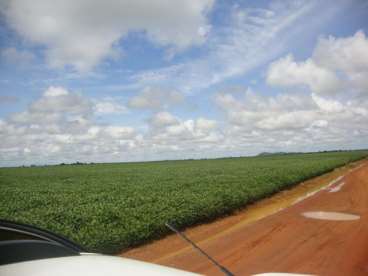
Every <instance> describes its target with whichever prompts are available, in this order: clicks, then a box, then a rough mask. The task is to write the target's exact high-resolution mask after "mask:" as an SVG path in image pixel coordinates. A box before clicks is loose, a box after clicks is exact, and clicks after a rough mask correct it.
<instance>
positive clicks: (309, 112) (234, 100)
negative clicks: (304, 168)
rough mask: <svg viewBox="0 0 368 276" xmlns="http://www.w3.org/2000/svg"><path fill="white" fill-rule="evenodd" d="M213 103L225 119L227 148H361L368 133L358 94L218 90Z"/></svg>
mask: <svg viewBox="0 0 368 276" xmlns="http://www.w3.org/2000/svg"><path fill="white" fill-rule="evenodd" d="M215 101H216V103H217V105H218V106H219V107H220V108H221V109H222V110H223V111H224V114H225V116H226V118H227V121H226V122H225V126H224V127H223V131H224V135H225V137H226V139H225V140H224V142H223V143H222V144H221V147H223V148H226V149H227V150H228V151H229V152H231V151H233V152H239V151H240V152H241V151H242V150H244V151H246V152H248V154H249V153H251V152H254V153H257V152H260V151H262V150H263V151H312V150H320V149H337V148H347V147H359V146H358V145H363V144H364V143H362V141H365V138H364V135H367V134H368V125H367V124H366V122H367V121H368V100H363V101H362V100H361V99H360V98H354V97H350V100H348V101H343V100H339V99H338V98H336V97H331V96H329V97H325V96H321V95H318V94H315V93H297V92H293V93H282V94H278V95H275V96H269V95H268V96H265V95H263V96H262V95H261V94H260V93H255V92H253V91H250V90H247V91H246V92H243V93H240V92H236V93H234V92H221V93H218V94H217V95H216V97H215Z"/></svg>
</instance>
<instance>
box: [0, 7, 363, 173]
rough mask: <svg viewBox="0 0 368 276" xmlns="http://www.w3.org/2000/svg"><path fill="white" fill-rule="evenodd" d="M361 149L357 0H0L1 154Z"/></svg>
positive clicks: (133, 157)
mask: <svg viewBox="0 0 368 276" xmlns="http://www.w3.org/2000/svg"><path fill="white" fill-rule="evenodd" d="M358 148H368V2H367V1H365V0H327V1H314V0H309V1H299V0H290V1H284V0H283V1H281V0H280V1H240V0H239V1H235V0H231V1H230V0H222V1H221V0H185V1H183V0H170V1H169V0H134V1H129V0H106V1H98V0H63V1H49V0H33V1H28V0H0V166H17V165H23V164H25V165H29V164H54V163H60V162H75V161H82V162H116V161H139V160H161V159H184V158H212V157H221V156H243V155H254V154H257V153H259V152H264V151H315V150H331V149H358Z"/></svg>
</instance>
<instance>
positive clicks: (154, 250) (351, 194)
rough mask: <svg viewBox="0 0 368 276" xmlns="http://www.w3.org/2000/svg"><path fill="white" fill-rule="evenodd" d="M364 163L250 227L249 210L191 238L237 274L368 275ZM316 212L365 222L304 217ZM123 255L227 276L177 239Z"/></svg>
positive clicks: (367, 178)
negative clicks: (338, 213)
mask: <svg viewBox="0 0 368 276" xmlns="http://www.w3.org/2000/svg"><path fill="white" fill-rule="evenodd" d="M360 164H361V165H360V166H356V167H355V169H353V170H348V169H344V170H340V171H339V172H334V173H332V174H329V175H330V176H324V177H320V178H317V180H314V184H313V185H317V182H319V183H322V182H324V185H326V180H327V179H329V180H330V181H331V178H335V179H336V177H337V176H338V175H344V176H343V177H340V178H338V180H337V181H335V182H334V183H333V184H332V185H330V186H329V187H328V188H326V189H323V190H320V191H319V192H317V193H315V194H313V195H312V196H310V197H308V198H306V199H304V200H302V201H299V202H298V203H296V204H294V205H292V206H290V207H288V208H285V209H283V210H281V211H278V212H276V213H274V214H272V215H269V216H267V217H264V218H262V219H259V220H257V221H255V222H252V223H244V221H246V220H247V219H249V216H254V214H253V215H252V210H248V211H247V210H245V211H244V212H243V213H242V214H238V215H235V216H233V217H230V218H225V219H223V220H219V222H214V223H211V224H209V225H206V226H199V227H197V229H194V230H189V231H186V234H187V235H188V236H189V237H190V238H192V239H193V240H195V241H196V242H197V244H198V245H199V246H200V247H201V248H203V249H204V250H205V251H206V252H207V253H209V254H210V255H211V256H212V257H214V258H215V259H216V260H217V261H219V262H220V263H221V264H222V265H224V266H225V267H227V268H228V269H229V270H230V271H232V272H233V273H234V274H235V275H252V274H257V273H270V272H285V273H286V272H287V273H302V274H313V275H368V162H367V161H363V162H361V163H360ZM312 182H313V181H312ZM327 183H328V182H327ZM319 185H321V184H319ZM298 189H301V188H298ZM278 196H279V197H280V195H278ZM281 197H282V195H281ZM294 201H295V200H294ZM272 202H273V199H272V198H271V199H269V200H267V201H266V202H265V203H262V204H261V206H255V207H254V208H258V209H260V208H263V209H264V208H266V207H265V206H269V205H272ZM289 205H290V204H289ZM273 208H275V206H274V207H273ZM266 209H267V208H266ZM313 211H324V212H342V213H348V214H354V215H358V216H360V218H358V219H356V220H349V221H335V220H325V219H313V218H307V217H305V216H303V213H304V212H313ZM253 213H254V212H253ZM122 255H123V256H126V257H133V258H137V259H141V260H145V261H151V262H155V263H159V264H162V265H166V266H171V267H176V268H180V269H183V270H188V271H193V272H197V273H201V274H205V275H222V274H221V272H220V271H219V270H218V268H216V267H215V266H213V265H212V264H211V263H210V262H209V261H208V260H207V259H206V258H205V257H203V256H201V255H200V254H199V253H198V252H196V251H194V250H193V249H192V248H191V247H190V246H188V245H187V244H185V242H184V241H182V240H180V238H179V237H175V236H170V237H167V238H165V239H163V240H160V241H157V242H154V243H153V244H150V245H147V246H145V247H141V248H138V249H133V250H131V251H128V252H126V253H124V254H122Z"/></svg>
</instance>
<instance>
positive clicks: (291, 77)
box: [267, 31, 368, 95]
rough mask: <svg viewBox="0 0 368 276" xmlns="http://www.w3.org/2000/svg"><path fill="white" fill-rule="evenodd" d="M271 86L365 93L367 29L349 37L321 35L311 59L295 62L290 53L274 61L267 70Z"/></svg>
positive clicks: (366, 87)
mask: <svg viewBox="0 0 368 276" xmlns="http://www.w3.org/2000/svg"><path fill="white" fill-rule="evenodd" d="M267 82H268V83H269V84H271V85H278V86H284V87H287V86H290V87H297V86H302V85H305V86H307V87H308V88H309V89H310V90H311V91H312V92H314V93H317V94H321V95H333V94H334V95H336V94H341V93H347V92H349V93H350V94H351V93H352V92H353V91H354V90H355V91H354V92H356V93H358V94H359V93H366V91H367V89H368V39H367V37H366V36H365V34H364V32H362V31H358V32H356V33H355V35H353V36H351V37H346V38H335V37H332V36H330V37H328V38H320V39H319V41H318V43H317V45H316V47H315V49H314V51H313V55H312V57H311V58H309V59H307V60H305V61H301V62H296V61H294V58H293V56H291V55H288V56H286V57H284V58H281V59H279V60H277V61H275V62H273V63H272V64H271V65H270V67H269V69H268V73H267Z"/></svg>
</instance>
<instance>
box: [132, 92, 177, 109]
mask: <svg viewBox="0 0 368 276" xmlns="http://www.w3.org/2000/svg"><path fill="white" fill-rule="evenodd" d="M183 100H184V96H183V95H182V94H181V93H179V92H177V91H175V90H167V89H161V88H157V87H145V88H144V89H143V90H142V91H141V92H140V93H139V94H138V95H136V96H134V97H132V98H131V99H130V101H129V103H128V104H129V107H132V108H143V109H153V110H157V109H167V108H168V107H170V106H172V105H176V104H178V103H181V102H182V101H183Z"/></svg>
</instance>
